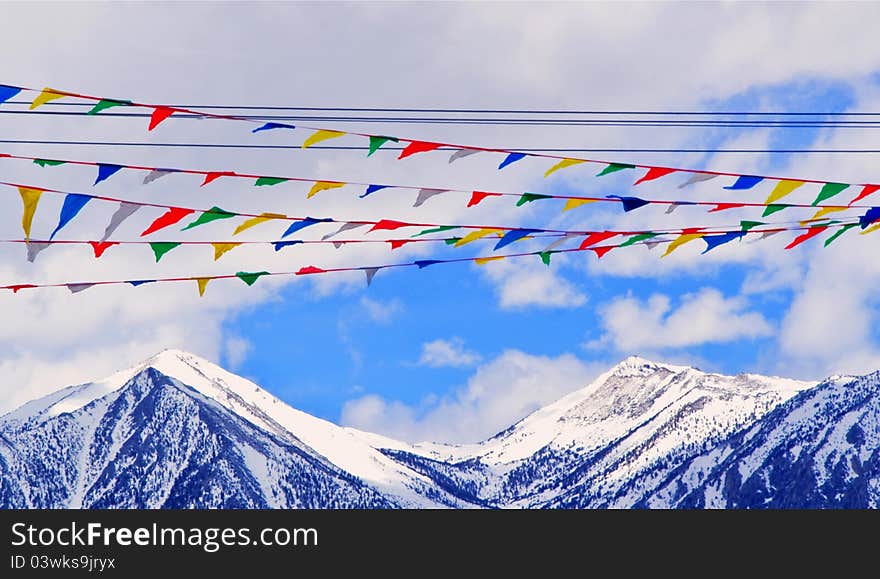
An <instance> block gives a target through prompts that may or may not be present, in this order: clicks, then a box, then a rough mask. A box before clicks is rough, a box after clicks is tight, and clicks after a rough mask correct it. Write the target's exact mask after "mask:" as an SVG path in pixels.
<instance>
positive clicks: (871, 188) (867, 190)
mask: <svg viewBox="0 0 880 579" xmlns="http://www.w3.org/2000/svg"><path fill="white" fill-rule="evenodd" d="M877 191H880V185H865V186H864V187H862V190H861V191H860V192H859V194H858V195H856V198H855V199H853V200H852V201H850V202H849V204H850V205H852V204H853V203H855V202H856V201H861V200H862V199H864V198H865V197H867V196H868V195H870V194H871V193H875V192H877Z"/></svg>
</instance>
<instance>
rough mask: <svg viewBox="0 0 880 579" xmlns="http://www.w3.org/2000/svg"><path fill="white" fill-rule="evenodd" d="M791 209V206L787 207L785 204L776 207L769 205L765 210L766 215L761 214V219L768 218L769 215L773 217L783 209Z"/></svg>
mask: <svg viewBox="0 0 880 579" xmlns="http://www.w3.org/2000/svg"><path fill="white" fill-rule="evenodd" d="M789 207H791V205H786V204H784V203H781V204H775V205H768V206H767V207H766V208H765V209H764V213H762V214H761V217H767V216H768V215H773V214H774V213H777V212H779V211H782V210H783V209H787V208H789Z"/></svg>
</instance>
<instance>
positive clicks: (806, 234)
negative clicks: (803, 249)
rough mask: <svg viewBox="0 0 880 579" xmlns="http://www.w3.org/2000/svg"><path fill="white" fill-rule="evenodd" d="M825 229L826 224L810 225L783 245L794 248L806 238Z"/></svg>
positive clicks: (814, 235)
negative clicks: (819, 225)
mask: <svg viewBox="0 0 880 579" xmlns="http://www.w3.org/2000/svg"><path fill="white" fill-rule="evenodd" d="M826 229H828V227H827V226H823V227H811V228H809V229H808V230H807V231H805V232H804V233H801V234H800V235H798V236H797V237H795V238H794V240H793V241H792V242H791V243H789V244H788V245H786V246H785V249H792V248H795V247H797V246H798V245H800V244H801V243H803V242H805V241H806V240H808V239H811V238H813V237H816V236H817V235H819V234H820V233H822V232H823V231H825V230H826Z"/></svg>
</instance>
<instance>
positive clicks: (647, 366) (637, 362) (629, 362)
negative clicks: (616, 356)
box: [609, 355, 693, 376]
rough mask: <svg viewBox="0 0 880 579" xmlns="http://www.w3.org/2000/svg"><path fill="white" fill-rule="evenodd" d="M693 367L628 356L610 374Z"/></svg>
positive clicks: (622, 374)
mask: <svg viewBox="0 0 880 579" xmlns="http://www.w3.org/2000/svg"><path fill="white" fill-rule="evenodd" d="M690 369H693V368H691V367H690V366H673V365H672V364H665V363H662V362H654V361H651V360H648V359H647V358H642V357H641V356H635V355H634V356H627V357H626V358H624V359H623V360H621V361H620V362H618V363H617V365H615V366H614V367H612V368H611V369H610V370H609V374H612V375H615V376H639V375H646V374H651V373H653V372H656V371H657V370H668V371H670V372H675V373H678V372H682V371H684V370H690Z"/></svg>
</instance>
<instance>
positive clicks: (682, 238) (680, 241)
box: [660, 233, 705, 257]
mask: <svg viewBox="0 0 880 579" xmlns="http://www.w3.org/2000/svg"><path fill="white" fill-rule="evenodd" d="M703 235H705V234H704V233H683V234H682V235H679V236H678V237H677V238H676V239H675V240H673V241H672V242H671V243H670V244H669V245H667V246H666V253H664V254H663V255H661V256H660V257H666V256H667V255H669V254H670V253H672V252H673V251H675V250H676V249H678V248H679V247H681V246H682V245H684V244H685V243H687V242H688V241H693V240H695V239H700V238H701V237H703Z"/></svg>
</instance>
